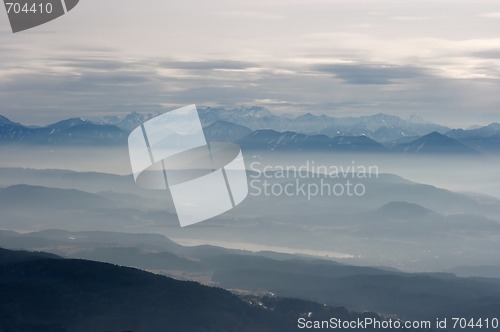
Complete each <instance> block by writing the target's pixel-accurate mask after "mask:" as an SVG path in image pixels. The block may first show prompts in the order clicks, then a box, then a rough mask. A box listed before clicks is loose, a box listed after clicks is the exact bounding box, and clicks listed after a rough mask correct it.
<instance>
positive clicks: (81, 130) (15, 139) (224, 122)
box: [0, 106, 500, 154]
mask: <svg viewBox="0 0 500 332" xmlns="http://www.w3.org/2000/svg"><path fill="white" fill-rule="evenodd" d="M199 114H200V119H201V121H202V123H203V126H204V131H205V135H206V137H207V139H208V140H209V141H228V142H236V143H241V144H242V145H243V146H244V147H247V148H249V149H252V150H263V151H280V150H283V151H306V150H310V149H314V150H323V151H336V152H373V153H380V152H388V151H391V152H397V153H442V152H444V153H456V154H461V153H465V154H471V153H477V152H479V153H486V154H491V153H493V154H497V153H499V152H500V124H497V123H492V124H490V125H488V126H485V127H481V128H475V129H469V130H464V129H449V128H447V127H445V126H440V125H437V124H432V123H427V122H425V121H423V120H422V119H420V118H417V117H412V118H410V119H408V120H403V119H401V118H399V117H397V116H393V115H387V114H375V115H371V116H360V117H346V118H334V117H329V116H326V115H313V114H310V113H308V114H305V115H300V116H296V117H291V116H286V115H276V114H273V113H271V112H270V111H269V110H267V109H265V108H262V107H257V106H253V107H240V108H236V109H225V108H210V107H208V108H200V109H199ZM155 115H156V114H140V113H130V114H128V115H126V116H123V117H120V116H108V117H103V118H99V119H95V120H93V121H89V120H83V119H81V118H72V119H67V120H63V121H60V122H57V123H54V124H50V125H47V126H44V127H29V126H25V125H22V124H19V123H15V122H13V121H11V120H9V119H7V118H5V117H3V116H0V144H30V145H76V146H116V145H125V144H126V142H127V136H128V133H129V132H130V131H131V130H132V129H133V128H135V127H137V126H138V125H140V124H141V123H143V122H144V121H147V120H148V119H150V118H152V117H154V116H155Z"/></svg>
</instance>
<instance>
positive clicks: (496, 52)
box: [470, 49, 500, 59]
mask: <svg viewBox="0 0 500 332" xmlns="http://www.w3.org/2000/svg"><path fill="white" fill-rule="evenodd" d="M470 55H472V56H473V57H477V58H483V59H500V49H491V50H485V51H478V52H472V53H470Z"/></svg>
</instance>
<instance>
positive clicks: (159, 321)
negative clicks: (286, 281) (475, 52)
mask: <svg viewBox="0 0 500 332" xmlns="http://www.w3.org/2000/svg"><path fill="white" fill-rule="evenodd" d="M0 290H1V293H2V296H1V297H0V331H2V332H11V331H18V332H32V331H40V332H83V331H129V332H135V331H137V332H139V331H148V332H160V331H161V332H163V331H179V332H181V331H186V332H187V331H189V332H205V331H207V332H208V331H227V332H233V331H234V332H239V331H241V332H254V331H262V332H280V331H296V330H299V329H298V327H297V319H298V318H300V317H309V318H311V320H312V319H316V320H328V319H330V317H337V318H339V319H345V320H356V319H358V318H360V319H362V318H363V317H373V318H377V319H379V320H383V319H384V318H383V317H381V316H379V315H377V314H374V313H356V312H351V311H349V310H347V309H345V308H341V307H336V308H334V307H331V306H326V305H322V304H319V303H314V302H310V301H305V300H297V299H284V298H278V297H269V296H267V297H262V296H258V295H247V296H244V297H243V296H242V297H239V296H237V295H234V294H231V293H230V292H228V291H226V290H223V289H220V288H213V287H207V286H203V285H201V284H199V283H196V282H191V281H179V280H174V279H172V278H168V277H165V276H161V275H157V274H152V273H148V272H145V271H141V270H138V269H134V268H129V267H122V266H117V265H113V264H108V263H101V262H93V261H88V260H81V259H62V258H61V257H57V256H54V255H50V254H45V253H40V252H37V253H29V252H24V251H11V250H5V249H1V248H0ZM369 330H370V329H369Z"/></svg>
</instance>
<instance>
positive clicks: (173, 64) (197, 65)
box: [162, 60, 258, 70]
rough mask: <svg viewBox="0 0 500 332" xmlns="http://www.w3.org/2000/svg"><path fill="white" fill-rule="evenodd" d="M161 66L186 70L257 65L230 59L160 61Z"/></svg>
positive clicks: (245, 67) (235, 68)
mask: <svg viewBox="0 0 500 332" xmlns="http://www.w3.org/2000/svg"><path fill="white" fill-rule="evenodd" d="M162 66H163V67H166V68H172V69H186V70H214V69H234V70H238V69H240V70H241V69H248V68H252V67H258V65H257V64H255V63H253V62H245V61H231V60H218V61H166V62H163V63H162Z"/></svg>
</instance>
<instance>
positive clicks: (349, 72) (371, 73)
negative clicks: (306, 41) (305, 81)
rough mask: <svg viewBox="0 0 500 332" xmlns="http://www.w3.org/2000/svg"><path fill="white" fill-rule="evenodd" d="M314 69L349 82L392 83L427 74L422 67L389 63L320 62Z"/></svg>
mask: <svg viewBox="0 0 500 332" xmlns="http://www.w3.org/2000/svg"><path fill="white" fill-rule="evenodd" d="M313 70H316V71H318V72H323V73H330V74H333V75H335V77H337V78H339V79H341V80H343V81H344V82H346V83H349V84H391V83H393V82H394V81H395V80H397V79H408V78H415V77H421V76H424V75H426V74H425V71H424V70H423V69H420V68H416V67H408V66H406V67H403V66H387V65H357V64H320V65H315V66H313Z"/></svg>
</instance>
